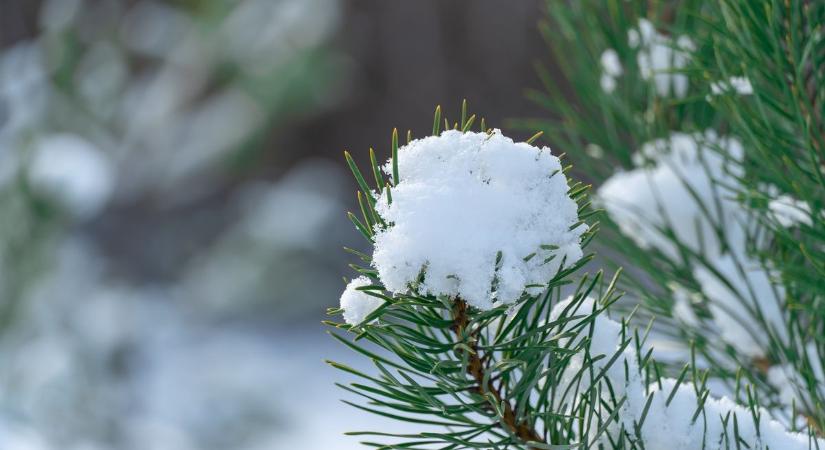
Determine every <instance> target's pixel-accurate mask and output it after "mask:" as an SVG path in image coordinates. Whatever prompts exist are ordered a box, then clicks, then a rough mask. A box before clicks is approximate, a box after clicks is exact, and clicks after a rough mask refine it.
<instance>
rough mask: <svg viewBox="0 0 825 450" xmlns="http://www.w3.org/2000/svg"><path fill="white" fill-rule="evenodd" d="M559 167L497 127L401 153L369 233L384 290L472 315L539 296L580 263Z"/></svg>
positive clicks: (423, 142) (577, 231) (445, 136)
mask: <svg viewBox="0 0 825 450" xmlns="http://www.w3.org/2000/svg"><path fill="white" fill-rule="evenodd" d="M561 169H562V167H561V163H560V161H559V159H558V158H557V157H555V156H553V154H551V152H550V149H549V148H547V147H543V148H538V147H534V146H532V145H530V144H527V143H524V142H520V143H516V142H513V140H512V139H510V138H508V137H505V136H503V135H502V134H501V132H500V131H499V130H493V131H492V132H490V133H473V132H469V133H462V132H459V131H454V130H451V131H445V132H444V133H442V134H441V135H440V136H431V137H427V138H424V139H420V140H415V141H412V142H410V143H409V144H408V145H406V146H404V147H402V148H400V149H399V150H398V170H399V173H400V180H399V182H398V183H397V185H396V186H395V187H393V189H392V192H391V203H390V201H389V200H390V199H389V198H388V196H387V195H386V192H384V193H382V194H380V195H379V197H378V199H377V205H376V210H377V211H378V213H379V214H380V216H381V217H382V218H383V219H384V220H385V221H386V222H387V223H388V224H389V226H387V227H386V228H383V229H381V228H379V229H377V230H376V234H375V250H374V253H373V265H374V266H375V268H376V269H377V270H378V276H379V278H380V279H381V281H382V282H383V284H384V286H385V287H386V288H387V289H388V290H390V291H393V292H405V291H407V290H408V289H411V288H412V289H414V290H417V291H418V292H420V293H422V294H430V295H445V296H450V297H461V298H462V299H464V300H466V301H467V302H468V303H469V304H470V305H472V306H475V307H477V308H480V309H490V308H493V307H495V306H497V305H500V304H509V303H512V302H515V301H516V300H518V299H519V298H520V297H521V295H522V293H524V292H525V291H526V292H527V293H528V294H531V295H535V294H538V293H539V292H541V289H542V288H543V286H544V284H545V283H547V281H548V280H550V279H551V278H552V277H553V276H554V274H556V272H557V271H558V270H560V269H561V268H563V267H567V266H570V265H571V264H573V263H574V262H575V261H577V260H579V259H580V258H581V257H582V248H581V236H582V233H584V232H585V231H586V229H587V227H586V226H585V225H578V226H576V224H577V222H578V221H579V218H578V205H577V204H576V202H575V201H573V200H572V199H571V198H570V196H569V195H568V181H567V177H566V176H565V174H564V173H563V172H562V171H561ZM384 171H385V172H386V173H387V174H391V173H392V162H388V163H387V164H386V166H385V167H384ZM421 278H423V280H421Z"/></svg>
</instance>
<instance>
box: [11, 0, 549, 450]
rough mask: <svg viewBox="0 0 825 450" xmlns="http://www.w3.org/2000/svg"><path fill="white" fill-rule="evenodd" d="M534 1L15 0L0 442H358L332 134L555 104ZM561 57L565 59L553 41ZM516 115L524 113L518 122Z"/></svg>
mask: <svg viewBox="0 0 825 450" xmlns="http://www.w3.org/2000/svg"><path fill="white" fill-rule="evenodd" d="M542 14H543V8H542V6H541V2H540V1H538V0H529V1H527V0H524V1H519V2H502V1H500V0H461V1H459V0H415V1H393V2H389V1H384V2H379V1H367V0H360V1H359V0H178V1H171V0H170V1H160V0H153V1H146V0H46V1H35V0H0V210H2V211H3V213H2V215H0V449H2V450H6V449H10V450H40V449H61V450H63V449H69V450H97V449H141V450H146V449H150V450H152V449H169V450H188V449H229V448H231V449H261V450H263V449H320V448H335V449H355V448H358V444H357V441H358V440H357V438H352V437H344V436H342V433H343V432H344V431H347V430H359V429H368V428H376V425H377V424H379V425H377V426H379V427H383V426H387V427H397V425H395V424H393V423H391V422H389V421H387V422H386V425H385V424H384V423H382V422H381V421H380V419H377V418H376V417H375V416H372V415H369V414H367V413H363V412H360V411H358V410H356V409H354V408H350V407H348V406H346V405H344V404H342V403H341V402H340V401H339V399H341V398H347V396H346V395H344V392H343V391H340V390H338V389H337V388H336V387H335V386H334V384H333V383H334V382H335V381H347V378H346V376H344V375H343V374H341V373H339V372H336V371H335V370H334V369H332V368H330V367H328V366H326V365H325V364H324V363H323V360H324V359H335V360H338V361H343V362H349V363H352V364H354V365H363V364H364V361H363V358H357V357H353V356H354V355H352V354H350V351H349V350H347V349H346V348H345V347H344V346H342V345H340V344H337V343H336V342H335V341H334V340H333V339H332V338H330V337H329V336H328V335H327V334H326V330H325V327H324V326H323V325H321V323H320V322H321V320H324V319H325V318H326V316H325V309H326V308H327V307H331V306H337V303H338V297H339V295H340V293H341V291H342V290H343V287H344V282H343V281H342V277H347V278H348V277H350V276H352V272H351V271H350V270H349V269H348V267H347V264H348V262H349V260H350V259H349V257H348V255H347V254H346V253H345V252H344V251H343V250H342V247H343V246H344V245H346V246H349V247H354V248H360V249H362V250H363V249H364V248H365V243H364V242H363V240H362V239H361V238H360V237H359V235H358V234H357V232H356V231H355V230H354V228H353V227H352V226H351V224H350V223H349V221H348V220H347V219H346V215H345V213H346V211H347V210H351V209H354V208H357V206H356V205H355V202H354V199H355V197H354V193H355V183H354V182H353V181H352V180H351V179H350V176H349V174H348V173H347V171H346V168H345V166H344V165H343V157H342V151H343V150H344V149H348V150H350V151H352V152H353V154H354V155H355V157H356V159H357V160H358V161H359V162H365V161H366V155H367V150H368V148H369V147H371V146H372V147H374V148H375V149H376V151H377V153H378V154H379V155H380V156H381V157H382V158H385V157H387V156H388V148H389V141H390V133H391V130H392V128H393V127H398V128H400V129H401V130H402V132H403V131H404V130H406V129H408V128H410V129H412V131H413V135H414V136H421V135H424V134H427V133H428V130H429V129H430V128H431V124H432V121H431V120H432V119H431V117H432V116H431V115H432V111H433V109H434V107H435V105H436V104H442V105H443V106H444V107H445V108H446V111H447V112H448V114H449V115H451V116H452V117H455V116H456V113H457V110H458V108H459V105H460V101H461V99H462V98H467V99H468V100H469V102H470V106H471V108H472V110H473V112H476V113H478V114H480V115H483V116H485V117H486V118H487V123H488V124H491V125H493V126H499V127H501V126H502V125H504V121H505V119H506V118H511V117H527V116H534V115H540V114H541V112H540V111H538V110H537V109H536V106H534V105H533V104H532V103H530V102H528V101H527V100H525V99H524V96H523V90H524V89H525V88H527V87H538V84H539V83H538V79H537V77H536V76H535V72H534V68H533V67H534V63H535V61H537V60H541V61H542V62H543V63H545V64H547V63H548V61H547V59H548V57H549V51H548V50H547V47H546V45H545V43H544V42H543V41H542V39H541V37H540V35H539V33H538V31H537V30H536V23H537V21H538V20H539V19H540V18H541V16H542ZM550 66H551V72H552V64H551V65H550ZM510 134H511V135H513V136H514V137H522V138H523V137H526V136H527V135H529V134H531V133H529V132H526V131H525V132H520V131H517V130H516V131H514V130H510Z"/></svg>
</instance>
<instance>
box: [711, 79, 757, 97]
mask: <svg viewBox="0 0 825 450" xmlns="http://www.w3.org/2000/svg"><path fill="white" fill-rule="evenodd" d="M729 91H733V92H735V93H737V94H739V95H750V94H753V86H751V80H749V79H747V78H745V77H731V78H728V80H727V81H715V82H713V83H711V84H710V92H711V94H713V95H721V94H724V93H726V92H729Z"/></svg>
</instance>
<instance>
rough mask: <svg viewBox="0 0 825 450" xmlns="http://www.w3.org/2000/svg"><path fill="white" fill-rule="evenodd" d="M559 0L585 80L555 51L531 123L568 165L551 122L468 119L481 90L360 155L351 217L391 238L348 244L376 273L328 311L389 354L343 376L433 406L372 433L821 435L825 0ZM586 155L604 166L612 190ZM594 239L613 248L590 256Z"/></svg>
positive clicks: (552, 442) (613, 443)
mask: <svg viewBox="0 0 825 450" xmlns="http://www.w3.org/2000/svg"><path fill="white" fill-rule="evenodd" d="M548 13H549V18H548V20H547V21H546V22H543V23H542V24H541V25H540V29H541V31H542V32H543V33H544V35H545V37H546V38H547V41H548V43H549V44H550V45H551V47H552V48H553V50H554V52H555V53H556V55H557V58H556V59H557V60H558V61H559V62H560V63H561V69H562V74H561V75H562V77H563V78H564V82H565V84H566V86H567V87H568V88H569V89H562V87H560V85H559V84H558V83H557V82H555V81H554V80H553V76H552V75H551V74H550V73H548V72H547V71H546V70H543V69H539V74H540V75H541V78H542V80H543V82H544V83H543V84H544V90H543V91H534V92H531V94H530V97H531V98H532V99H533V100H535V101H537V102H538V103H539V104H541V105H543V106H545V107H547V109H548V110H549V116H550V117H549V118H542V119H529V120H520V121H518V122H517V124H518V125H520V126H523V127H526V128H532V129H538V130H541V131H542V132H543V133H544V135H545V137H546V139H547V140H548V141H549V142H551V143H553V146H554V148H559V149H563V150H565V151H566V154H567V155H569V156H568V157H569V158H570V159H571V160H572V162H573V163H574V164H575V167H576V169H575V172H571V166H569V165H568V166H562V165H561V163H560V162H558V160H556V159H555V157H554V156H552V155H551V154H550V150H549V149H547V148H538V147H532V146H530V145H529V144H530V143H532V142H533V141H535V140H536V138H538V135H536V136H534V138H532V139H530V140H529V141H528V143H521V144H515V143H513V142H512V141H509V139H507V138H505V137H504V136H502V135H501V133H500V132H499V131H498V130H489V129H487V127H486V124H485V123H484V121H483V120H481V122H480V132H479V133H475V132H472V131H470V128H471V127H472V126H473V125H474V123H475V116H468V112H467V109H466V104H465V105H464V107H463V108H462V111H461V117H460V120H458V121H456V122H450V121H448V120H447V119H445V118H443V117H442V115H441V111H440V108H439V109H437V110H436V114H435V118H434V121H433V136H432V137H428V138H425V139H419V140H412V138H411V136H410V135H409V133H408V137H407V145H406V146H404V147H402V148H400V149H399V144H398V137H397V133H393V139H392V143H391V151H390V153H391V157H390V160H389V161H388V163H387V164H385V165H383V166H381V165H379V164H378V162H377V159H376V157H375V155H374V153H373V152H372V151H371V152H370V161H371V166H372V167H371V170H370V172H371V173H368V174H367V175H368V176H367V177H365V176H364V175H363V173H362V172H360V171H359V169H358V168H357V167H356V165H355V163H354V162H353V160H352V158H351V157H350V156H349V154H347V161H348V163H349V164H350V167H351V169H352V170H353V173H354V175H355V178H356V180H357V182H358V185H359V187H360V192H359V193H358V200H359V205H360V206H361V217H360V218H359V217H356V216H355V215H354V214H351V215H350V218H351V219H352V220H353V222H354V224H355V226H356V228H358V229H359V230H360V231H361V233H362V234H363V235H364V237H365V238H367V239H368V240H369V241H370V242H372V243H373V244H374V252H373V254H372V255H367V254H362V253H359V252H355V251H352V252H353V253H354V254H355V255H356V256H357V257H358V258H360V260H361V264H360V265H353V268H354V269H355V270H356V271H357V272H358V274H359V275H360V276H359V277H358V278H356V279H355V280H353V281H352V282H351V283H350V284H349V285H348V287H347V289H346V291H345V292H344V295H343V296H342V299H341V306H342V308H339V309H334V310H332V311H331V313H333V314H336V313H340V312H343V314H344V318H345V322H346V323H344V324H337V323H334V322H329V324H330V325H333V326H335V327H338V328H341V329H345V330H348V331H350V332H352V333H354V336H355V339H354V340H350V339H349V338H348V337H347V336H342V335H340V334H334V335H335V336H336V338H337V339H338V340H340V341H341V342H342V343H344V344H345V345H346V346H348V347H350V348H352V349H354V350H356V351H357V352H359V353H361V354H363V355H365V356H367V357H368V358H370V359H371V360H372V361H373V363H374V364H375V366H376V372H375V373H371V374H368V373H362V372H360V371H357V370H354V369H352V368H349V367H346V366H344V365H341V364H338V363H331V364H332V365H334V366H336V367H338V368H340V369H342V370H345V371H348V372H350V373H352V374H354V375H356V376H358V377H360V378H362V379H363V380H364V382H363V383H353V384H351V385H342V388H344V389H345V390H347V391H350V392H351V393H353V394H355V395H358V396H360V397H361V398H363V399H364V400H365V404H364V405H360V404H353V405H354V406H356V407H358V408H361V409H365V410H367V411H370V412H374V413H376V414H381V415H385V416H388V417H392V418H396V419H399V420H404V421H407V422H411V423H415V424H418V425H420V427H421V432H420V433H418V434H412V435H395V436H391V435H387V434H384V433H380V432H376V431H365V432H356V433H354V434H357V435H361V436H365V439H368V440H366V441H365V442H364V443H365V444H367V445H370V446H375V447H379V448H456V449H458V448H502V449H503V448H530V449H550V448H554V449H555V448H606V449H616V448H638V449H643V448H649V449H658V448H664V447H665V446H667V447H668V448H674V449H694V448H695V449H704V448H708V449H716V448H759V449H767V448H782V449H795V448H799V449H813V448H821V447H823V446H825V440H823V439H822V436H823V430H825V403H823V401H822V398H823V395H825V375H823V374H825V358H823V355H825V329H823V327H825V321H823V318H825V310H824V309H823V299H825V283H824V282H823V281H822V280H823V274H825V245H823V244H825V243H823V239H825V219H823V212H822V208H823V207H824V206H825V205H823V202H824V201H825V182H823V177H825V161H823V160H824V159H825V122H823V113H825V106H823V96H825V89H823V86H825V84H823V83H822V79H823V77H825V65H823V62H825V61H823V60H825V40H823V36H822V31H823V30H822V24H823V23H825V20H823V19H825V4H820V3H817V2H803V1H778V0H777V1H766V2H751V1H747V0H724V1H721V2H718V3H717V2H701V1H684V2H619V1H615V0H610V1H605V2H603V1H596V0H583V1H581V2H570V3H567V2H549V3H548ZM562 86H564V85H562ZM571 92H572V97H571V95H570V93H571ZM451 124H452V126H450V125H451ZM442 125H443V128H444V130H445V131H442ZM523 155H527V156H524V157H522V156H523ZM531 158H532V161H534V163H530V162H529V161H530V160H531ZM544 162H546V165H542V164H544ZM617 167H619V168H621V169H620V170H617V169H616V168H617ZM571 173H575V174H576V176H577V177H581V178H583V179H587V180H589V181H590V180H592V181H593V182H594V183H597V184H598V185H599V188H598V190H597V192H596V194H595V195H594V198H593V202H594V203H595V205H596V206H597V208H594V207H592V203H591V200H590V199H589V195H588V191H589V185H586V184H584V183H583V182H571V181H569V179H568V176H571ZM385 176H386V177H387V179H386V180H385V178H384V177H385ZM571 177H572V176H571ZM367 178H374V186H375V187H374V188H373V187H371V186H370V184H371V182H370V183H368V182H367V181H366V180H367ZM548 180H552V181H548ZM545 183H546V184H545ZM542 189H545V190H542ZM536 192H539V193H541V195H540V196H538V197H533V196H532V195H533V194H534V193H536ZM476 200H477V201H476ZM566 201H569V202H575V203H574V204H575V207H574V211H573V212H571V213H569V214H566V212H568V210H567V209H565V205H566ZM393 202H394V203H393ZM525 205H526V206H525ZM602 209H603V211H602ZM545 212H552V215H553V216H554V217H556V218H557V220H558V222H552V221H548V220H549V219H547V218H545V217H543V216H542V214H543V213H545ZM559 218H560V219H559ZM536 236H540V237H538V238H537V237H536ZM537 239H538V240H537ZM542 239H544V240H542ZM456 242H461V243H462V244H461V245H458V244H456ZM531 246H532V250H531V251H526V250H525V249H526V248H530V247H531ZM587 249H595V250H597V251H598V257H595V255H594V253H586V254H585V251H586V250H587ZM520 252H521V253H520ZM591 261H593V263H591V264H605V265H606V267H607V271H606V272H603V271H598V272H596V274H595V275H593V274H589V273H583V271H584V270H585V265H587V264H588V263H589V262H591ZM588 267H589V266H588ZM622 268H624V270H622ZM608 310H609V311H608ZM609 315H610V316H612V317H614V319H611V318H609ZM617 317H622V319H615V318H617ZM374 440H375V441H381V442H380V443H379V442H375V441H374Z"/></svg>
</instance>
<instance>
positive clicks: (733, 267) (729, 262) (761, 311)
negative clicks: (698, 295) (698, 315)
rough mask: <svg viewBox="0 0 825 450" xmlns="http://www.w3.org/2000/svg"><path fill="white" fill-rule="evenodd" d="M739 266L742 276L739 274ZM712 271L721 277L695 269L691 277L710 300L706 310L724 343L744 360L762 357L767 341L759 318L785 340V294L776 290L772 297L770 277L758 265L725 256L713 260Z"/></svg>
mask: <svg viewBox="0 0 825 450" xmlns="http://www.w3.org/2000/svg"><path fill="white" fill-rule="evenodd" d="M740 266H741V269H742V271H743V272H744V274H742V273H740V271H739V269H740ZM712 268H713V270H714V271H716V272H718V273H719V274H720V275H719V276H717V275H716V274H715V273H714V272H713V271H712V270H711V269H710V268H708V267H705V266H702V265H697V266H696V267H695V268H694V270H693V276H694V278H696V281H698V282H699V284H701V286H702V292H703V293H704V294H705V296H706V297H707V298H709V299H711V302H710V304H709V305H708V306H709V308H710V311H711V313H713V320H714V322H715V323H716V324H717V326H718V328H719V332H720V335H721V336H722V339H724V341H725V342H727V343H729V344H731V345H733V346H734V348H736V349H737V350H738V351H739V352H740V353H742V354H744V355H745V356H750V357H753V358H756V357H760V356H762V355H764V354H765V349H767V347H768V344H769V342H770V340H769V339H768V334H767V331H768V330H766V329H765V328H764V325H763V323H762V321H758V322H757V321H756V318H757V317H760V316H761V317H762V318H763V320H764V322H765V323H767V324H768V325H770V326H771V331H772V332H773V335H774V336H776V337H778V338H780V340H782V341H785V340H786V339H787V332H786V330H785V325H784V315H783V313H782V309H783V307H782V305H781V300H780V299H783V298H784V297H785V294H784V290H783V289H781V287H780V286H777V287H776V289H777V291H776V293H774V285H773V283H772V282H771V279H770V273H769V272H768V271H766V270H765V268H764V267H762V265H761V264H759V262H758V261H754V260H753V259H751V258H748V257H747V256H744V255H730V254H727V255H722V256H720V257H718V258H717V259H716V260H714V261H713V266H712ZM722 280H727V281H728V282H730V284H731V286H730V287H729V286H728V285H727V284H726V283H725V282H723V281H722Z"/></svg>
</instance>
